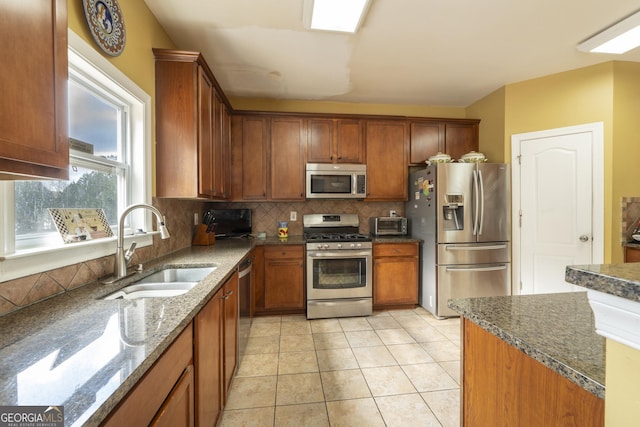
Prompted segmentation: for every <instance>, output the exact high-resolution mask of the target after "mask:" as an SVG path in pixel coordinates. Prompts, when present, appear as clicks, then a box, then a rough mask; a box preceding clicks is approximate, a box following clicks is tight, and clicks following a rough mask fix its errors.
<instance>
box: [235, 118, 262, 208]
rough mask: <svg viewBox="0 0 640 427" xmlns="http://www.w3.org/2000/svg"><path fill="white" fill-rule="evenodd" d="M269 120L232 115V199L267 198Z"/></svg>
mask: <svg viewBox="0 0 640 427" xmlns="http://www.w3.org/2000/svg"><path fill="white" fill-rule="evenodd" d="M268 150H269V119H268V118H265V117H262V116H233V117H232V118H231V199H232V200H247V201H251V200H266V199H267V182H268V180H267V174H268V157H267V156H268Z"/></svg>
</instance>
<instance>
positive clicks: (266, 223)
mask: <svg viewBox="0 0 640 427" xmlns="http://www.w3.org/2000/svg"><path fill="white" fill-rule="evenodd" d="M639 200H640V199H639ZM153 205H154V206H156V207H157V208H158V209H160V211H161V212H162V213H163V214H164V215H165V217H166V220H167V227H168V229H169V231H170V233H171V238H169V239H166V240H162V239H160V237H159V236H154V244H153V245H152V246H147V247H144V248H139V249H138V250H137V251H136V252H135V256H134V259H133V261H132V264H140V263H145V262H146V261H148V260H151V259H154V258H157V257H159V256H162V255H166V254H169V253H171V252H175V251H177V250H179V249H183V248H186V247H189V246H191V241H192V238H193V234H194V231H195V227H194V226H193V214H194V213H195V212H197V213H199V215H200V218H202V212H203V211H204V210H205V209H213V208H241V209H251V210H252V219H253V233H258V232H262V231H264V232H266V233H267V235H268V236H275V235H276V233H277V223H278V221H288V222H289V234H290V235H301V234H302V216H303V215H306V214H311V213H355V214H358V217H359V219H360V232H361V233H364V234H368V233H369V218H370V217H375V216H389V211H390V210H395V211H396V212H397V214H398V215H399V216H403V215H404V203H402V202H363V201H345V200H339V201H337V200H326V201H315V200H313V201H307V202H295V203H287V202H279V203H274V202H269V203H220V202H206V203H205V202H204V201H199V200H178V199H154V200H153ZM291 212H296V213H297V217H298V220H297V221H290V220H289V218H290V213H291ZM154 227H155V226H154ZM114 246H115V243H114ZM113 268H114V256H113V255H110V256H106V257H100V258H96V259H93V260H89V261H85V262H81V263H78V264H73V265H68V266H65V267H61V268H58V269H54V270H49V271H43V272H39V273H36V274H31V275H29V276H26V277H21V278H18V279H15V280H9V281H6V282H2V283H0V316H1V315H3V314H7V313H10V312H12V311H15V310H18V309H20V308H23V307H26V306H28V305H31V304H33V303H36V302H38V301H42V300H45V299H47V298H50V297H52V296H55V295H58V294H61V293H64V292H66V291H68V290H72V289H75V288H77V287H80V286H83V285H86V284H89V283H92V282H95V281H96V280H98V279H100V278H103V277H107V276H110V275H111V274H113Z"/></svg>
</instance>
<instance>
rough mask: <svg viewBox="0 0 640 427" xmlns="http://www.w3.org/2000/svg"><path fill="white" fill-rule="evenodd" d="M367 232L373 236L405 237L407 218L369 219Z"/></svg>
mask: <svg viewBox="0 0 640 427" xmlns="http://www.w3.org/2000/svg"><path fill="white" fill-rule="evenodd" d="M370 221H371V224H370V226H369V230H370V232H371V234H372V235H374V236H406V235H407V218H403V217H391V216H387V217H376V218H371V220H370Z"/></svg>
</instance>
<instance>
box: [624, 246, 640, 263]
mask: <svg viewBox="0 0 640 427" xmlns="http://www.w3.org/2000/svg"><path fill="white" fill-rule="evenodd" d="M624 262H640V248H634V247H630V246H625V248H624Z"/></svg>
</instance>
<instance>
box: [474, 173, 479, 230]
mask: <svg viewBox="0 0 640 427" xmlns="http://www.w3.org/2000/svg"><path fill="white" fill-rule="evenodd" d="M473 205H474V215H473V235H474V236H476V235H477V234H478V171H476V170H474V171H473Z"/></svg>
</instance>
